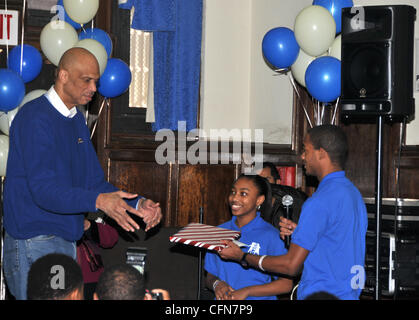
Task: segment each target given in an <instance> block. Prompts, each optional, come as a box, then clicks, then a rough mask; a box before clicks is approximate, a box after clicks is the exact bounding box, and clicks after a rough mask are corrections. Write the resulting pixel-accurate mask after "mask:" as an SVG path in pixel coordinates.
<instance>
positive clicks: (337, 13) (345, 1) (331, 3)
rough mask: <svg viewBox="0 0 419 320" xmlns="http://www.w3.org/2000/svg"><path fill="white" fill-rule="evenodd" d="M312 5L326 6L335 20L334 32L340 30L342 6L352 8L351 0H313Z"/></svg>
mask: <svg viewBox="0 0 419 320" xmlns="http://www.w3.org/2000/svg"><path fill="white" fill-rule="evenodd" d="M313 5H316V6H322V7H324V8H326V9H327V10H328V11H329V12H330V13H331V14H332V16H333V19H335V22H336V33H340V32H341V31H342V8H352V7H353V6H354V2H353V1H352V0H314V1H313Z"/></svg>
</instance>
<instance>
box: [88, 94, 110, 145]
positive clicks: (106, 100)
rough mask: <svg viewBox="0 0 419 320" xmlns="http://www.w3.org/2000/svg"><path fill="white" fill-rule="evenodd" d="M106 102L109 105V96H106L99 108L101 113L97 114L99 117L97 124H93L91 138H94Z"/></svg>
mask: <svg viewBox="0 0 419 320" xmlns="http://www.w3.org/2000/svg"><path fill="white" fill-rule="evenodd" d="M105 102H107V103H106V105H107V106H108V107H109V101H108V98H104V99H103V101H102V105H101V106H100V108H99V113H98V114H97V119H96V122H95V125H94V126H93V129H92V134H91V135H90V139H92V138H93V135H94V134H95V130H96V125H97V123H98V122H99V118H100V114H101V113H102V109H103V106H104V105H105Z"/></svg>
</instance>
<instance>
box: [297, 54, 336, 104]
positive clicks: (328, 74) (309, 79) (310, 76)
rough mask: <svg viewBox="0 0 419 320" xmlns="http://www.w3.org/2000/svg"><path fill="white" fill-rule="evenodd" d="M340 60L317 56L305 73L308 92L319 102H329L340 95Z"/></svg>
mask: <svg viewBox="0 0 419 320" xmlns="http://www.w3.org/2000/svg"><path fill="white" fill-rule="evenodd" d="M340 67H341V65H340V60H339V59H336V58H335V57H329V56H325V57H319V58H316V59H315V60H313V61H312V62H311V63H310V64H309V66H308V68H307V70H306V74H305V81H306V87H307V90H308V92H309V93H310V94H311V95H312V96H313V98H316V99H317V100H318V101H320V102H331V101H334V100H336V99H337V98H338V97H339V96H340V86H341V79H340Z"/></svg>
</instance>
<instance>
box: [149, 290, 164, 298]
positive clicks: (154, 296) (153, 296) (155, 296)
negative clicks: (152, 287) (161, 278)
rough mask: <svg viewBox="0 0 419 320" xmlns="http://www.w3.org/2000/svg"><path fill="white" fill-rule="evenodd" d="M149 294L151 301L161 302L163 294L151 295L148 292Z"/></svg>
mask: <svg viewBox="0 0 419 320" xmlns="http://www.w3.org/2000/svg"><path fill="white" fill-rule="evenodd" d="M150 294H151V297H152V298H153V300H163V294H162V293H161V292H156V293H153V292H151V291H150Z"/></svg>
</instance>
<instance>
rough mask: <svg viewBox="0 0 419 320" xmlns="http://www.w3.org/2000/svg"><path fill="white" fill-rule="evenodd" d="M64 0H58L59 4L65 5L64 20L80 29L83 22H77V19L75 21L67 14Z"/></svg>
mask: <svg viewBox="0 0 419 320" xmlns="http://www.w3.org/2000/svg"><path fill="white" fill-rule="evenodd" d="M63 1H64V0H58V2H57V6H62V7H63V10H64V21H65V22H67V23H68V24H70V25H71V26H72V27H73V28H74V29H76V30H78V29H80V28H81V24H80V23H77V22H75V21H73V20H72V19H71V18H70V17H69V16H68V14H67V12H66V11H65V8H64V4H63Z"/></svg>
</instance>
